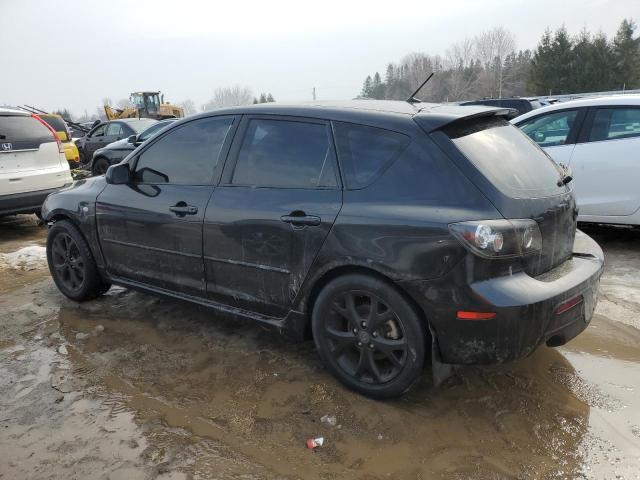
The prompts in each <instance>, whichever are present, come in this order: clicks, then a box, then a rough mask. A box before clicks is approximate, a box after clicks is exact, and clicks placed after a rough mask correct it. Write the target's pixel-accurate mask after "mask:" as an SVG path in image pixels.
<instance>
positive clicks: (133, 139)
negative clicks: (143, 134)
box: [127, 135, 138, 145]
mask: <svg viewBox="0 0 640 480" xmlns="http://www.w3.org/2000/svg"><path fill="white" fill-rule="evenodd" d="M137 138H138V136H137V135H131V136H129V138H127V143H133V144H134V145H135V143H136V140H137Z"/></svg>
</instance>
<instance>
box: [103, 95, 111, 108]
mask: <svg viewBox="0 0 640 480" xmlns="http://www.w3.org/2000/svg"><path fill="white" fill-rule="evenodd" d="M102 105H109V106H110V107H112V106H113V102H112V101H111V99H110V98H109V97H105V98H103V99H102Z"/></svg>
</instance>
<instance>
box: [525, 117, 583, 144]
mask: <svg viewBox="0 0 640 480" xmlns="http://www.w3.org/2000/svg"><path fill="white" fill-rule="evenodd" d="M577 115H578V111H577V110H565V111H562V112H556V113H550V114H549V115H543V116H540V117H536V118H533V119H531V120H526V121H525V122H523V123H521V124H520V125H518V126H519V127H520V128H521V129H522V131H523V132H524V133H526V134H527V135H528V136H529V137H530V138H531V140H533V141H534V142H536V143H537V144H538V145H540V146H541V147H554V146H557V145H564V144H565V143H566V142H567V137H568V136H569V133H570V132H571V127H572V126H573V124H574V122H575V120H576V117H577Z"/></svg>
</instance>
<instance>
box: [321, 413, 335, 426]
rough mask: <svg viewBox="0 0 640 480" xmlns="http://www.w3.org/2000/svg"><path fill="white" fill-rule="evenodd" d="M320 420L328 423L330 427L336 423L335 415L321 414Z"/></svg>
mask: <svg viewBox="0 0 640 480" xmlns="http://www.w3.org/2000/svg"><path fill="white" fill-rule="evenodd" d="M320 421H321V422H322V423H328V424H329V425H331V426H332V427H335V426H336V424H337V423H338V419H337V418H336V416H335V415H323V416H322V417H321V418H320Z"/></svg>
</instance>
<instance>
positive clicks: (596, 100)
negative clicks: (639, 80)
mask: <svg viewBox="0 0 640 480" xmlns="http://www.w3.org/2000/svg"><path fill="white" fill-rule="evenodd" d="M603 105H604V106H607V105H611V106H622V105H637V106H640V95H637V94H625V95H622V94H621V95H607V96H603V97H587V98H579V99H576V100H569V101H567V102H559V103H553V104H551V105H547V106H545V107H542V108H538V109H536V110H532V111H530V112H527V113H524V114H522V115H520V116H519V117H516V118H514V119H513V120H511V122H512V123H518V122H520V121H522V120H526V119H527V118H529V117H536V116H538V115H540V114H543V113H546V112H554V111H556V110H566V109H568V108H578V107H598V106H603Z"/></svg>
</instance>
